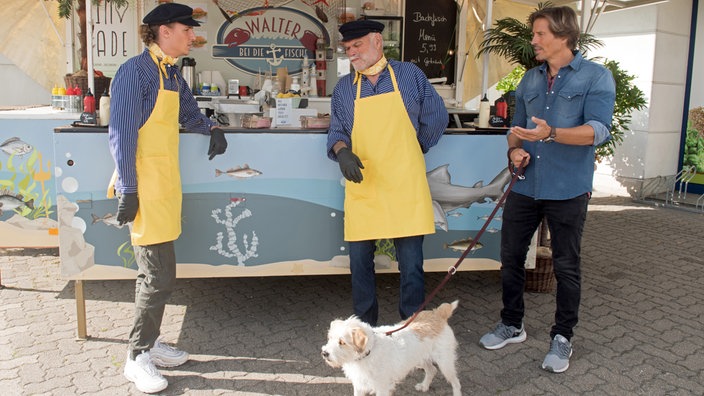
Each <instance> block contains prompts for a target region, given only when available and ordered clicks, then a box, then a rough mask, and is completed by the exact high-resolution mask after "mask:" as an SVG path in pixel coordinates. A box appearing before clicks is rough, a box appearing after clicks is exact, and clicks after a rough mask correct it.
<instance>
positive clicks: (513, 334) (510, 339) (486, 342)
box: [479, 322, 527, 350]
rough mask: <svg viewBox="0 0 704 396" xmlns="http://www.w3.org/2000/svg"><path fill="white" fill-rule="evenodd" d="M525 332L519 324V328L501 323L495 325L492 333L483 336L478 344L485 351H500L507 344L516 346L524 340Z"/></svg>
mask: <svg viewBox="0 0 704 396" xmlns="http://www.w3.org/2000/svg"><path fill="white" fill-rule="evenodd" d="M526 337H527V334H526V330H525V329H524V328H523V324H521V328H520V329H517V328H516V327H514V326H506V325H505V324H503V323H502V322H499V324H497V325H496V327H495V328H494V331H491V332H489V333H486V334H484V336H483V337H482V338H481V339H480V340H479V344H481V346H483V347H484V348H486V349H491V350H494V349H501V348H503V347H505V346H506V345H507V344H517V343H519V342H523V341H525V340H526Z"/></svg>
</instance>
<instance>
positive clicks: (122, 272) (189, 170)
mask: <svg viewBox="0 0 704 396" xmlns="http://www.w3.org/2000/svg"><path fill="white" fill-rule="evenodd" d="M295 132H296V133H287V132H286V130H282V129H275V130H273V129H272V130H251V129H249V130H240V129H235V128H227V129H226V138H227V140H228V148H227V152H226V153H225V154H223V155H219V156H216V157H215V158H214V159H213V160H212V161H209V160H208V158H207V155H206V153H207V151H208V143H209V139H208V138H207V137H205V136H203V135H200V134H195V133H187V132H184V133H181V134H180V152H179V155H180V163H181V181H182V185H183V211H182V219H183V222H182V225H183V227H182V228H183V231H182V234H181V236H180V237H179V238H178V240H177V241H176V257H177V260H178V268H177V276H178V277H180V278H198V277H235V276H290V275H325V274H347V273H349V258H348V246H347V243H346V242H345V241H344V239H343V221H344V213H343V203H344V186H345V183H344V179H343V177H342V175H341V173H340V170H339V167H338V165H337V163H336V162H333V161H331V160H330V159H329V158H328V157H327V155H326V139H327V136H326V131H325V130H300V129H296V130H295ZM53 142H54V151H55V153H56V154H55V155H56V163H55V169H56V176H55V178H56V195H55V202H58V209H57V213H58V221H59V252H60V256H61V269H62V275H63V276H64V277H65V278H67V279H75V280H84V279H85V280H89V279H133V278H134V277H135V271H136V268H137V267H136V263H135V260H134V252H133V250H132V246H131V244H130V241H129V229H128V227H127V226H120V225H119V224H118V223H117V222H116V220H115V214H116V209H117V200H115V199H108V198H107V197H106V189H107V185H108V182H109V180H110V177H111V175H112V173H113V170H114V162H113V160H112V157H111V155H110V152H109V149H108V136H107V133H106V130H105V129H104V128H103V129H100V128H56V129H55V133H54V138H53ZM505 152H506V139H505V136H504V135H503V134H497V135H470V134H448V135H445V136H444V137H443V138H442V139H441V140H440V143H439V144H438V145H437V146H435V147H433V148H432V149H431V150H430V152H429V153H428V154H426V156H425V158H426V166H427V170H428V172H427V177H428V182H429V185H430V190H431V195H432V198H433V209H434V214H435V224H436V232H435V233H434V234H432V235H428V236H426V238H425V244H424V253H425V270H426V271H431V272H432V271H435V272H444V271H447V269H448V268H449V267H450V266H452V265H454V264H455V263H456V262H457V259H458V258H459V257H460V255H461V254H462V253H463V251H464V250H465V248H466V247H467V246H468V245H469V243H470V242H471V241H472V238H474V237H475V235H476V233H477V231H478V230H479V229H481V227H482V226H483V225H484V223H485V221H486V219H487V218H488V216H489V214H490V213H491V212H492V211H493V209H494V208H495V206H496V201H497V200H498V199H499V197H500V196H501V195H502V193H503V190H504V189H505V187H506V186H507V185H508V183H509V181H510V173H509V171H508V169H507V168H506V159H505V154H504V153H505ZM500 229H501V212H500V211H499V212H498V215H497V217H495V218H494V219H493V220H492V221H491V222H490V224H489V225H488V226H487V229H486V232H485V233H484V235H483V236H482V238H481V241H480V242H479V244H477V245H476V247H475V249H474V251H473V252H472V253H470V254H469V255H468V256H467V258H466V259H465V261H464V262H463V264H462V265H461V266H460V268H459V269H460V270H496V269H498V268H499V265H500V264H499V239H500V232H499V231H500ZM376 266H377V272H380V273H383V272H396V271H397V264H396V261H395V258H394V248H393V243H392V242H391V241H389V240H382V241H379V242H378V246H377V253H376Z"/></svg>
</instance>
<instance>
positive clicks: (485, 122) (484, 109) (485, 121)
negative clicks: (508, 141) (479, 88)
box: [477, 94, 491, 128]
mask: <svg viewBox="0 0 704 396" xmlns="http://www.w3.org/2000/svg"><path fill="white" fill-rule="evenodd" d="M490 110H491V105H490V104H489V99H487V97H486V94H484V97H483V98H482V100H481V102H479V125H477V126H478V127H479V128H488V127H489V111H490Z"/></svg>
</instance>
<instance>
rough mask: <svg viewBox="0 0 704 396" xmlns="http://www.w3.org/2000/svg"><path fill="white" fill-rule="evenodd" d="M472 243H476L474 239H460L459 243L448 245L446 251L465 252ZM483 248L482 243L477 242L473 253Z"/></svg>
mask: <svg viewBox="0 0 704 396" xmlns="http://www.w3.org/2000/svg"><path fill="white" fill-rule="evenodd" d="M472 242H474V239H473V238H472V237H469V238H467V239H460V240H459V241H454V242H452V243H450V244H447V243H446V244H445V246H444V247H445V249H452V250H454V251H456V252H464V251H465V250H467V248H468V247H469V245H470V244H471V243H472ZM483 247H484V245H482V243H481V242H477V244H476V245H474V246H473V247H472V251H475V250H479V249H481V248H483Z"/></svg>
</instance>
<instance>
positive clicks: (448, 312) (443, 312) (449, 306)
mask: <svg viewBox="0 0 704 396" xmlns="http://www.w3.org/2000/svg"><path fill="white" fill-rule="evenodd" d="M458 304H459V300H455V301H453V302H451V303H443V304H440V306H439V307H437V308H435V312H436V313H437V314H438V316H439V317H441V318H442V319H443V320H444V321H446V322H447V320H448V319H449V318H450V316H452V313H453V312H455V309H457V305H458Z"/></svg>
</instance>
